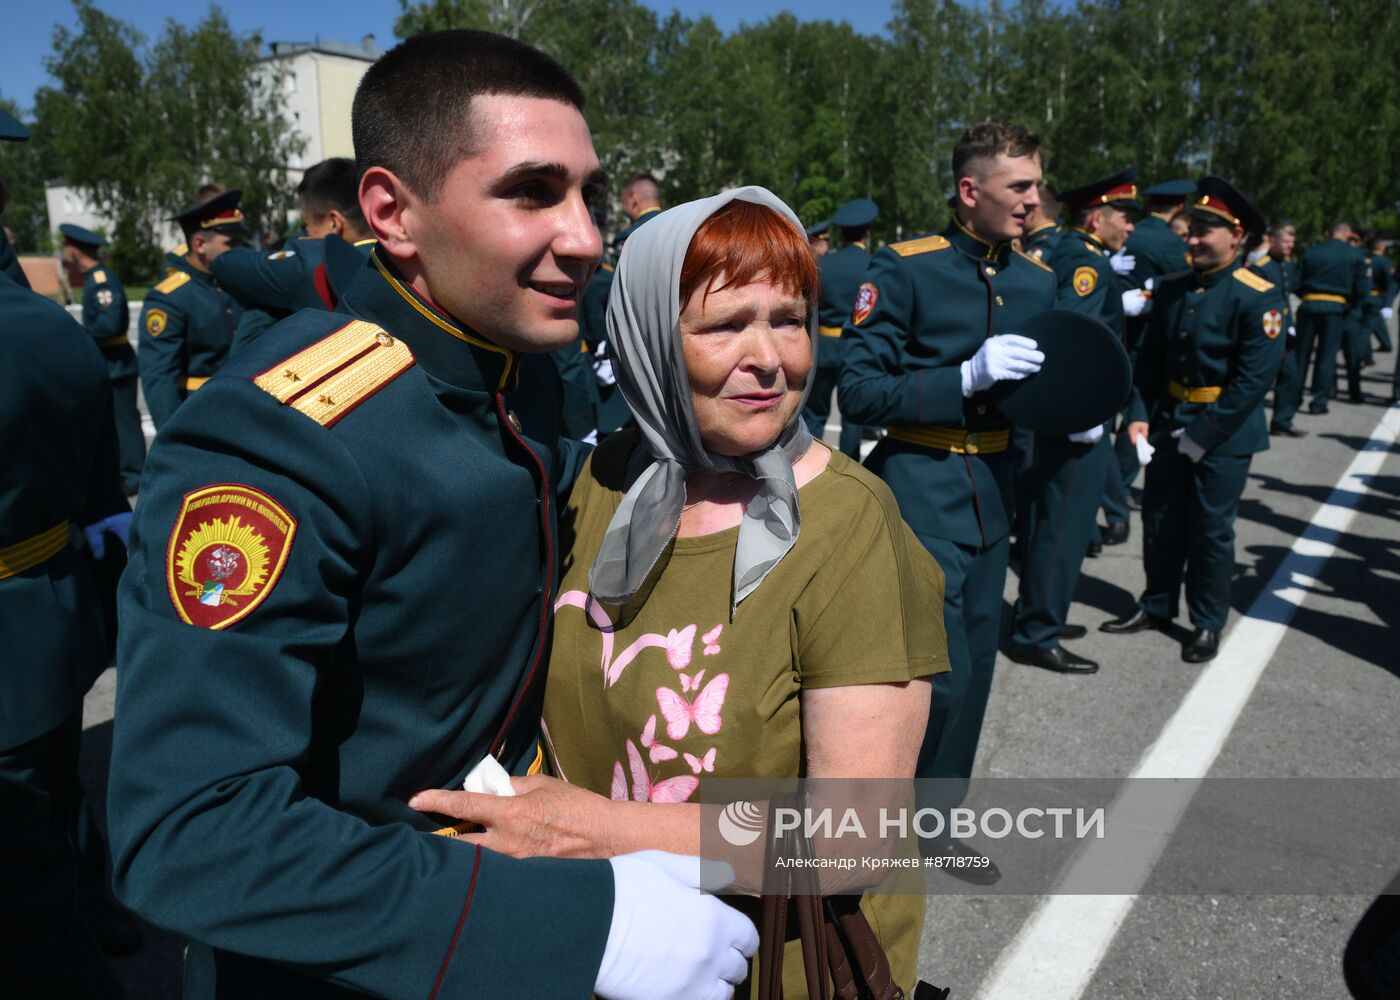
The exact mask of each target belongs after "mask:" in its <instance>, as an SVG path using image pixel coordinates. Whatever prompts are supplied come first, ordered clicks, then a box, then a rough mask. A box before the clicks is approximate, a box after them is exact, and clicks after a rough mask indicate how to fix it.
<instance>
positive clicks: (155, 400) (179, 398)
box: [137, 259, 243, 431]
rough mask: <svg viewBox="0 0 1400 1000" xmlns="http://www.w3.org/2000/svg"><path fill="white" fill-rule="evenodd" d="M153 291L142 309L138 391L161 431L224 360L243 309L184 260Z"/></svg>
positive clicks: (206, 276)
mask: <svg viewBox="0 0 1400 1000" xmlns="http://www.w3.org/2000/svg"><path fill="white" fill-rule="evenodd" d="M172 266H173V267H174V270H173V271H171V273H170V274H168V275H166V276H165V278H164V280H162V281H161V282H160V283H159V284H157V285H156V286H155V287H154V288H152V289H151V291H150V293H149V294H148V295H147V296H146V303H145V305H144V306H143V307H142V309H141V329H140V338H141V339H140V342H139V344H138V347H137V351H138V357H139V360H140V365H141V387H142V388H143V389H144V390H145V393H146V408H147V409H148V410H149V411H150V413H151V422H152V423H154V424H155V427H156V430H157V431H159V430H160V429H161V428H162V427H163V426H165V423H166V421H168V420H169V419H170V417H171V416H172V415H173V414H174V413H175V410H176V409H177V408H178V407H179V406H180V404H181V403H182V402H184V401H185V399H186V397H188V396H189V395H190V394H191V393H192V392H194V391H195V390H196V389H198V388H199V387H200V386H202V385H203V384H204V383H205V382H206V381H208V380H209V378H210V377H211V376H213V374H214V373H215V372H217V371H218V370H219V369H220V368H221V367H222V366H223V363H224V362H225V361H226V360H227V359H228V353H229V347H230V346H231V345H232V344H233V333H234V330H235V329H237V327H238V320H239V317H240V315H241V314H242V312H243V307H242V306H240V305H239V304H238V303H237V302H235V301H234V299H233V297H232V296H230V295H229V294H228V293H227V292H226V291H224V290H223V289H222V288H220V287H219V286H218V284H216V283H215V281H214V279H213V278H212V277H211V276H210V275H208V274H206V273H205V272H203V271H201V270H199V269H198V268H197V267H195V266H194V265H193V264H191V263H190V262H189V261H188V260H183V259H182V260H179V261H177V262H176V263H175V264H173V265H172Z"/></svg>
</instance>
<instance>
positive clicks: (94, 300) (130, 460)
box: [58, 222, 146, 496]
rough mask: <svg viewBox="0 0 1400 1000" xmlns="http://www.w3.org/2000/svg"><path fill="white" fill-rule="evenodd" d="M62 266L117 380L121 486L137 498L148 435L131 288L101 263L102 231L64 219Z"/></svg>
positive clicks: (111, 376) (114, 383) (114, 386)
mask: <svg viewBox="0 0 1400 1000" xmlns="http://www.w3.org/2000/svg"><path fill="white" fill-rule="evenodd" d="M58 229H59V232H60V233H61V234H62V235H63V268H64V270H65V271H66V272H67V275H68V283H69V284H70V285H71V286H73V287H74V288H81V289H82V290H83V319H82V322H83V329H84V330H86V331H87V333H88V336H90V337H91V338H92V339H93V342H94V343H96V344H97V346H98V348H99V349H100V350H101V351H102V359H103V361H105V362H106V363H107V378H108V380H110V382H111V383H112V417H113V421H114V423H115V425H116V429H117V447H118V449H119V451H120V454H121V476H122V489H123V490H125V491H126V495H127V496H133V495H135V493H136V489H137V487H138V486H139V485H140V483H141V467H142V466H143V465H144V464H145V462H146V435H145V434H144V433H143V432H142V430H141V413H140V411H139V410H138V409H137V406H136V351H135V350H134V349H133V348H132V346H131V341H129V340H128V339H127V328H128V327H129V326H130V325H131V313H130V312H129V311H128V309H127V302H126V289H125V288H123V287H122V283H121V280H120V279H118V278H117V275H116V272H115V271H113V270H112V269H111V268H110V267H106V266H105V265H103V264H102V263H101V262H100V261H99V259H98V258H99V256H100V255H101V253H102V247H103V246H105V245H106V243H107V241H106V239H104V238H103V237H102V236H101V235H100V234H98V233H94V232H93V231H92V230H91V229H84V228H83V227H82V226H75V225H73V224H72V223H70V222H65V223H63V225H61V226H59V227H58Z"/></svg>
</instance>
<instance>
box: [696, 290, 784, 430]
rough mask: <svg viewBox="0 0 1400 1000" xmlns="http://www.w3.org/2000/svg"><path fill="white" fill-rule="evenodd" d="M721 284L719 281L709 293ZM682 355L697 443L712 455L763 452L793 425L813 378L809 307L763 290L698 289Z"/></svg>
mask: <svg viewBox="0 0 1400 1000" xmlns="http://www.w3.org/2000/svg"><path fill="white" fill-rule="evenodd" d="M722 284H723V276H722V275H721V276H720V277H719V278H718V279H716V280H715V281H714V282H713V284H712V286H711V287H712V288H713V287H714V286H717V285H722ZM681 349H682V351H683V354H684V357H685V367H686V371H687V373H688V374H689V376H690V398H691V403H692V405H693V406H694V408H695V419H696V422H697V424H698V425H699V428H700V439H701V441H702V442H703V443H704V445H705V448H706V449H708V450H709V451H712V452H714V453H715V454H717V455H725V456H729V457H737V456H740V455H747V454H749V453H750V452H755V451H762V450H763V449H765V448H768V447H769V446H770V445H772V444H773V443H774V442H775V441H777V439H778V435H779V434H781V433H782V431H783V429H784V428H785V427H787V425H788V424H790V423H791V422H792V421H793V420H794V419H796V418H797V415H798V413H797V411H798V407H799V406H800V405H801V402H802V389H803V387H804V386H805V385H806V384H807V376H808V374H809V373H810V372H811V370H812V343H811V338H810V336H809V335H808V333H807V301H806V299H804V298H803V297H802V296H801V295H794V294H793V293H791V292H789V291H787V290H785V289H783V288H777V287H775V286H773V285H770V284H766V283H764V282H755V283H753V284H748V285H739V286H737V287H731V288H724V289H721V290H719V291H711V292H710V293H709V294H708V295H706V294H705V293H704V290H703V289H697V290H696V292H695V294H694V295H692V296H691V297H690V302H689V303H687V304H686V307H685V310H684V311H683V312H682V313H681Z"/></svg>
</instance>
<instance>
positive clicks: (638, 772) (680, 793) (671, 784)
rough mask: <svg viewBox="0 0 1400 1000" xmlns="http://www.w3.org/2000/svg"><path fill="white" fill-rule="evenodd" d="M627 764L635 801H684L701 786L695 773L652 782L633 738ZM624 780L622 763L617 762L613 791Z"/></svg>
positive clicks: (624, 786)
mask: <svg viewBox="0 0 1400 1000" xmlns="http://www.w3.org/2000/svg"><path fill="white" fill-rule="evenodd" d="M627 765H628V767H629V768H631V771H632V801H634V802H684V801H685V800H686V799H688V798H690V797H691V796H692V795H694V794H695V789H697V788H699V787H700V779H699V778H697V777H695V776H694V775H693V774H682V775H679V776H678V777H675V778H667V779H666V780H665V781H658V782H657V783H656V784H654V785H653V784H652V783H651V775H650V774H649V773H648V772H647V766H646V764H645V763H644V762H643V761H642V754H641V751H639V750H638V749H637V744H635V743H633V742H632V741H631V740H628V741H627ZM620 781H622V765H621V764H616V765H615V766H614V767H613V791H614V792H617V791H618V783H619V782H620ZM622 793H623V798H624V799H625V798H626V797H627V789H626V785H625V783H624V785H623V788H622Z"/></svg>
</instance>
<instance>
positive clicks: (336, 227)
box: [326, 208, 346, 236]
mask: <svg viewBox="0 0 1400 1000" xmlns="http://www.w3.org/2000/svg"><path fill="white" fill-rule="evenodd" d="M326 223H327V224H328V225H329V226H330V227H331V232H333V233H335V234H336V235H337V236H344V235H345V228H346V226H345V216H344V214H342V213H341V211H340V209H338V208H333V209H331V210H330V211H329V212H327V213H326Z"/></svg>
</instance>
